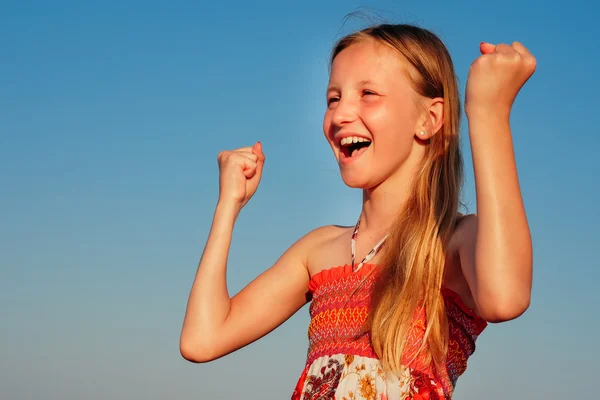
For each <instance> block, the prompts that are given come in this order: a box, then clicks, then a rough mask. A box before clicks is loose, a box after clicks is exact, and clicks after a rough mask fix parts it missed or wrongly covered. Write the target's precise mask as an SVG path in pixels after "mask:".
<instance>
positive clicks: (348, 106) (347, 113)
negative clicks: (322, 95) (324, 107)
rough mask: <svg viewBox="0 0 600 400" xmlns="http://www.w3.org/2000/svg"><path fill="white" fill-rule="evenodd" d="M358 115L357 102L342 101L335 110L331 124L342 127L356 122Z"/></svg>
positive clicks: (350, 100) (347, 99)
mask: <svg viewBox="0 0 600 400" xmlns="http://www.w3.org/2000/svg"><path fill="white" fill-rule="evenodd" d="M357 114H358V110H357V105H356V102H354V101H352V99H349V98H346V99H343V98H342V99H340V100H339V101H338V102H337V104H336V105H335V108H334V110H333V115H332V116H331V122H333V124H334V125H336V126H339V127H341V126H342V125H345V124H348V123H350V122H353V121H355V120H356V117H357Z"/></svg>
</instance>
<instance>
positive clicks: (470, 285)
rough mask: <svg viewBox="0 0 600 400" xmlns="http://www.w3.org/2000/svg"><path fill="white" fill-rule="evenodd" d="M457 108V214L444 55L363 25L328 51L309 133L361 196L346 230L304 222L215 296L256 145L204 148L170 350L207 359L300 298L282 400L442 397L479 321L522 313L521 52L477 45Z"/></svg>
mask: <svg viewBox="0 0 600 400" xmlns="http://www.w3.org/2000/svg"><path fill="white" fill-rule="evenodd" d="M480 51H481V53H482V55H481V56H480V57H479V58H478V59H476V60H475V62H474V63H473V64H472V66H471V69H470V71H469V76H468V81H467V86H466V99H465V113H466V115H467V118H468V123H469V135H470V142H471V147H472V154H473V164H474V171H475V183H476V189H477V209H478V215H468V216H465V215H461V214H459V213H458V207H459V194H460V193H459V192H460V187H461V182H462V159H461V154H460V149H459V137H458V133H459V116H460V101H459V95H458V90H457V81H456V76H455V73H454V69H453V64H452V61H451V58H450V56H449V54H448V52H447V50H446V47H445V46H444V45H443V43H442V42H441V41H440V40H439V38H438V37H436V36H435V35H434V34H432V33H431V32H429V31H427V30H424V29H421V28H418V27H414V26H409V25H379V26H374V27H371V28H368V29H365V30H362V31H359V32H356V33H354V34H351V35H349V36H347V37H345V38H343V39H342V40H340V41H339V42H338V43H337V45H336V46H335V48H334V49H333V53H332V57H331V71H330V81H329V86H328V88H327V110H326V111H325V118H324V124H323V130H324V133H325V138H326V139H327V141H328V142H329V144H330V145H331V148H332V149H333V153H334V155H335V157H336V159H337V161H338V163H339V168H340V172H341V176H342V179H343V180H344V182H345V183H346V184H347V185H348V186H350V187H353V188H360V189H362V191H363V206H362V211H361V213H360V216H359V218H358V222H357V223H356V225H355V226H354V227H347V228H343V227H338V226H326V227H321V228H318V229H316V230H314V231H312V232H310V233H308V234H307V235H306V236H304V237H303V238H301V239H300V240H298V241H297V242H296V243H295V244H294V245H292V246H291V247H290V248H289V249H288V250H287V251H286V252H285V253H284V254H283V255H282V256H281V258H280V259H279V260H278V261H277V262H276V263H275V265H273V266H272V267H271V268H270V269H268V270H267V271H265V272H264V273H263V274H261V275H260V276H259V277H258V278H256V279H255V280H254V281H253V282H251V283H250V284H249V285H248V286H247V287H246V288H244V289H243V290H242V291H241V292H240V293H239V294H237V295H236V296H234V297H233V298H230V297H229V294H228V292H227V284H226V281H225V276H226V272H225V270H226V265H227V255H228V251H229V246H230V242H231V236H232V230H233V226H234V223H235V220H236V218H237V216H238V214H239V212H240V210H241V209H242V207H243V206H244V205H245V204H246V203H247V202H248V200H249V199H250V198H251V197H252V195H253V194H254V193H255V191H256V189H257V187H258V184H259V181H260V178H261V174H262V169H263V165H264V162H265V156H264V154H263V152H262V147H261V144H260V143H256V144H255V145H254V146H253V147H246V148H241V149H238V150H234V151H225V152H222V153H220V154H219V156H218V161H219V166H220V196H219V201H218V204H217V207H216V211H215V216H214V220H213V225H212V228H211V231H210V236H209V238H208V242H207V244H206V248H205V250H204V254H203V256H202V259H201V261H200V265H199V267H198V272H197V274H196V277H195V280H194V284H193V287H192V290H191V294H190V297H189V302H188V307H187V312H186V315H185V320H184V323H183V329H182V334H181V342H180V348H181V353H182V355H183V357H185V358H186V359H188V360H190V361H193V362H207V361H210V360H214V359H216V358H219V357H222V356H224V355H226V354H228V353H230V352H233V351H235V350H237V349H239V348H241V347H243V346H245V345H247V344H249V343H251V342H253V341H255V340H257V339H259V338H260V337H262V336H264V335H265V334H267V333H268V332H269V331H271V330H273V329H275V328H276V327H277V326H279V325H280V324H281V323H283V322H284V321H285V320H286V319H288V318H289V317H290V316H291V315H292V314H294V313H295V312H296V311H297V310H298V309H299V308H301V307H302V306H303V305H304V304H306V303H307V302H308V301H310V300H311V299H312V304H311V306H310V315H311V323H310V326H309V332H308V334H309V351H308V360H307V363H306V367H305V369H304V371H303V373H302V375H301V377H300V379H299V381H298V384H297V387H296V390H295V391H294V394H293V398H294V399H333V398H335V399H378V400H380V399H449V398H451V396H452V392H453V389H454V386H455V385H456V380H457V378H458V377H459V376H460V375H461V374H462V373H463V372H464V371H465V369H466V363H467V359H468V357H469V356H470V355H471V354H472V353H473V351H474V350H475V340H476V338H477V336H478V335H479V334H480V333H481V332H482V331H483V330H484V328H485V327H486V325H487V323H488V322H501V321H507V320H510V319H513V318H516V317H518V316H519V315H521V314H522V313H523V312H524V311H525V310H526V309H527V308H528V306H529V301H530V292H531V275H532V248H531V238H530V233H529V228H528V224H527V219H526V216H525V211H524V207H523V201H522V198H521V193H520V189H519V183H518V179H517V169H516V166H515V160H514V155H513V147H512V140H511V132H510V126H509V116H510V110H511V107H512V103H513V101H514V99H515V97H516V95H517V93H518V91H519V90H520V88H521V87H522V86H523V85H524V84H525V82H526V81H527V80H528V79H529V77H530V76H531V75H532V74H533V72H534V70H535V59H534V57H533V56H532V55H531V54H530V53H529V51H528V50H527V49H526V48H525V47H524V46H523V45H522V44H520V43H513V44H512V45H506V44H499V45H492V44H489V43H482V44H481V45H480Z"/></svg>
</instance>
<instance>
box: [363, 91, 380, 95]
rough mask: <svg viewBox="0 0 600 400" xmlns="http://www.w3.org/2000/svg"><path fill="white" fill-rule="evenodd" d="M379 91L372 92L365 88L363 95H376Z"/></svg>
mask: <svg viewBox="0 0 600 400" xmlns="http://www.w3.org/2000/svg"><path fill="white" fill-rule="evenodd" d="M376 94H377V93H375V92H372V91H370V90H363V96H368V95H376Z"/></svg>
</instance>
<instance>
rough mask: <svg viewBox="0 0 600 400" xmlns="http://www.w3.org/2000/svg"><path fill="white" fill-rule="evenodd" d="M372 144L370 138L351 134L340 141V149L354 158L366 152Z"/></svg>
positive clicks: (348, 156) (347, 156)
mask: <svg viewBox="0 0 600 400" xmlns="http://www.w3.org/2000/svg"><path fill="white" fill-rule="evenodd" d="M370 145H371V141H370V140H369V139H366V138H363V137H358V136H350V137H345V138H343V139H342V140H341V141H340V151H341V153H342V154H343V155H344V156H345V157H346V158H352V157H356V156H358V155H359V154H362V153H364V152H365V151H366V150H367V147H369V146H370Z"/></svg>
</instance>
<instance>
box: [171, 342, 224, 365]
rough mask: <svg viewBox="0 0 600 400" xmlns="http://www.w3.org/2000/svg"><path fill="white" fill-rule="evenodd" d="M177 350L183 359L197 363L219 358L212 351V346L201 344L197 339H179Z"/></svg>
mask: <svg viewBox="0 0 600 400" xmlns="http://www.w3.org/2000/svg"><path fill="white" fill-rule="evenodd" d="M179 352H180V353H181V356H182V357H183V358H184V359H186V360H187V361H190V362H193V363H197V364H201V363H207V362H210V361H214V360H216V359H217V358H219V357H218V356H217V355H216V353H215V351H214V346H210V345H203V344H202V343H198V342H197V341H191V340H186V339H184V338H182V339H181V340H180V341H179Z"/></svg>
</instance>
